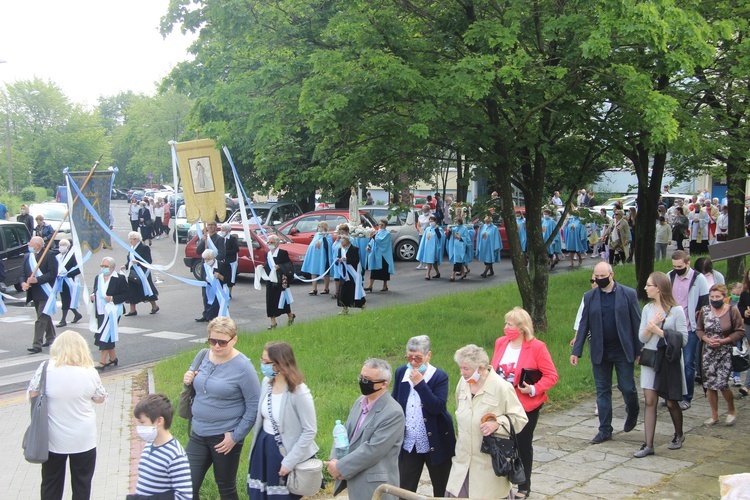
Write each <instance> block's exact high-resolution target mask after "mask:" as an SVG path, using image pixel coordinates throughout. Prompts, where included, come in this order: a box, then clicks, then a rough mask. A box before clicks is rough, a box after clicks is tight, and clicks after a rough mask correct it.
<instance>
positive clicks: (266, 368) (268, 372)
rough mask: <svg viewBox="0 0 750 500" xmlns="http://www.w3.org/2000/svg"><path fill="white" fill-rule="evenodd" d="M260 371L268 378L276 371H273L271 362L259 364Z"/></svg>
mask: <svg viewBox="0 0 750 500" xmlns="http://www.w3.org/2000/svg"><path fill="white" fill-rule="evenodd" d="M260 372H261V373H262V374H263V376H264V377H268V378H274V377H275V376H276V374H277V373H278V372H275V371H273V363H271V364H268V365H267V364H265V363H261V364H260Z"/></svg>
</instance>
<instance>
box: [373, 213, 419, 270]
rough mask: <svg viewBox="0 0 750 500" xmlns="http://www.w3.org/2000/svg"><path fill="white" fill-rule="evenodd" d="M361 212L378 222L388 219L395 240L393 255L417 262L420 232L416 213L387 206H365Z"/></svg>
mask: <svg viewBox="0 0 750 500" xmlns="http://www.w3.org/2000/svg"><path fill="white" fill-rule="evenodd" d="M359 209H360V210H361V211H364V212H369V213H370V215H372V218H373V219H375V220H376V221H380V219H386V220H387V221H388V226H387V228H388V231H390V233H391V239H392V240H393V255H394V256H395V257H396V258H397V259H399V260H415V259H416V258H417V250H418V249H419V240H420V236H419V231H418V230H417V227H416V225H415V224H414V222H415V216H414V212H412V211H406V212H403V211H399V209H398V207H394V210H391V209H390V208H388V207H386V206H385V205H365V206H362V207H359Z"/></svg>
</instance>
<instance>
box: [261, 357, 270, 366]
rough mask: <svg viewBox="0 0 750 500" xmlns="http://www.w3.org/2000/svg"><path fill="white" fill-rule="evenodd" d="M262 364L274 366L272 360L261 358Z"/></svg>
mask: <svg viewBox="0 0 750 500" xmlns="http://www.w3.org/2000/svg"><path fill="white" fill-rule="evenodd" d="M260 363H261V364H262V365H272V364H273V361H271V360H270V359H263V358H262V357H261V358H260Z"/></svg>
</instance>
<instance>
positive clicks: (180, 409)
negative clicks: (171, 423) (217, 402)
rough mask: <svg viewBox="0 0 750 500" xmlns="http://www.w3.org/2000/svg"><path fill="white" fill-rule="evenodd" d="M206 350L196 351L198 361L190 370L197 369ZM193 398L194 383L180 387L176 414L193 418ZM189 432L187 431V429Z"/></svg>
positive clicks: (189, 418)
mask: <svg viewBox="0 0 750 500" xmlns="http://www.w3.org/2000/svg"><path fill="white" fill-rule="evenodd" d="M207 352H208V349H203V350H202V351H201V352H199V353H198V357H197V359H198V362H197V363H196V364H195V366H194V367H193V366H191V367H190V369H191V370H197V369H198V368H199V367H200V365H201V363H203V358H205V357H206V353H207ZM194 399H195V384H190V385H188V386H186V387H184V388H183V389H182V392H181V393H180V401H179V403H178V404H177V414H178V415H179V416H180V417H182V418H184V419H187V420H192V419H193V400H194ZM188 433H189V431H188Z"/></svg>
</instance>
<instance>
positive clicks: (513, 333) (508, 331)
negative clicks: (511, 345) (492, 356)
mask: <svg viewBox="0 0 750 500" xmlns="http://www.w3.org/2000/svg"><path fill="white" fill-rule="evenodd" d="M503 332H504V333H505V336H506V337H508V339H509V340H510V341H511V342H512V341H514V340H516V339H517V338H518V336H519V335H521V332H520V331H519V330H518V328H508V327H505V328H503Z"/></svg>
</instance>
